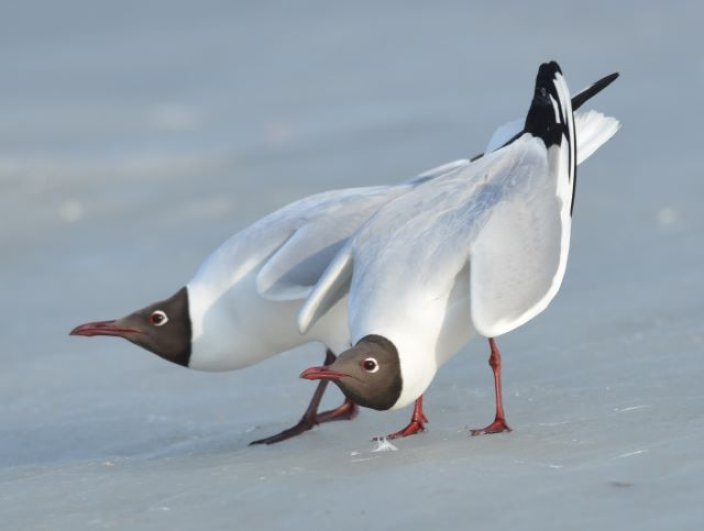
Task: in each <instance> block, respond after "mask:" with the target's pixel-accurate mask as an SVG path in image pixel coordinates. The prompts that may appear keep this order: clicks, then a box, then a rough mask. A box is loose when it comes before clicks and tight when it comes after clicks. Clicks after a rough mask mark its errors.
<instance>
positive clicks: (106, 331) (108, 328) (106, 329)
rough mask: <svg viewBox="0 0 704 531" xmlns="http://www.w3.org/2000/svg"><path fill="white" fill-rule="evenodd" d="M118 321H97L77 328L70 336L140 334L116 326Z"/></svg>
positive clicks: (136, 331) (137, 331)
mask: <svg viewBox="0 0 704 531" xmlns="http://www.w3.org/2000/svg"><path fill="white" fill-rule="evenodd" d="M115 323H116V321H96V322H94V323H86V324H82V325H81V326H77V327H76V328H74V329H73V330H71V333H70V334H69V335H71V336H86V337H91V336H117V337H125V335H126V334H140V333H142V332H141V331H140V330H134V329H132V328H122V327H120V326H116V325H115Z"/></svg>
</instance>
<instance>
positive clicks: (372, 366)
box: [362, 358, 379, 373]
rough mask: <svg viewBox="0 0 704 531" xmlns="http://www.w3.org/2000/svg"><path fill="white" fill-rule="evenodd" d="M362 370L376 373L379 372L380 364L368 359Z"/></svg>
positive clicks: (364, 362) (363, 363)
mask: <svg viewBox="0 0 704 531" xmlns="http://www.w3.org/2000/svg"><path fill="white" fill-rule="evenodd" d="M362 369H364V370H365V371H367V372H372V373H374V372H376V371H378V370H379V364H378V363H377V361H376V360H375V359H374V358H366V359H365V360H364V361H363V362H362Z"/></svg>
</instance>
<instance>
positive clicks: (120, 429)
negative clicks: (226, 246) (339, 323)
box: [0, 0, 704, 531]
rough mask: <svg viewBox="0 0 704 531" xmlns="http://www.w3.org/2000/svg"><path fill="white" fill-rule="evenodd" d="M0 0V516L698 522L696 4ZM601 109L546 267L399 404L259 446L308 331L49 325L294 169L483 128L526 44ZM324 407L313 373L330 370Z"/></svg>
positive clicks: (178, 258)
mask: <svg viewBox="0 0 704 531" xmlns="http://www.w3.org/2000/svg"><path fill="white" fill-rule="evenodd" d="M474 4H475V3H470V2H420V1H418V2H385V3H383V4H382V3H377V2H373V3H372V2H369V3H359V2H355V3H350V2H346V3H332V2H323V1H320V2H295V3H294V2H291V3H285V2H272V3H266V5H265V3H263V2H262V3H254V2H251V3H245V2H241V3H240V5H238V4H236V3H234V2H192V3H185V2H172V1H169V2H167V1H166V0H159V1H152V2H131V1H122V2H112V3H107V2H93V1H88V0H85V1H82V2H78V1H64V2H50V1H48V0H44V1H37V2H22V3H19V2H15V3H14V4H13V5H12V6H10V5H5V6H4V7H3V9H2V16H0V35H2V46H0V64H2V65H3V89H2V94H3V98H2V100H0V116H1V117H2V119H1V120H0V185H1V186H2V190H3V193H2V194H1V195H0V212H1V213H2V214H1V219H2V223H1V224H0V246H1V248H2V260H1V261H0V279H1V280H2V302H3V304H2V305H0V323H2V325H0V326H1V329H0V330H1V332H2V336H1V337H2V340H3V342H2V350H1V351H0V356H1V359H2V370H0V522H1V524H0V527H1V528H2V529H8V530H10V529H11V530H15V529H17V530H35V529H37V530H39V529H46V530H52V531H53V530H78V529H137V530H141V529H237V530H244V529H330V528H335V529H341V530H346V529H354V530H358V529H398V530H400V529H403V530H427V529H434V530H437V529H536V530H546V529H548V530H549V529H555V530H569V529H574V530H583V529H588V530H593V529H600V530H605V529H619V530H621V529H639V530H643V529H668V530H669V529H678V530H681V529H692V530H694V529H704V506H703V505H702V500H704V482H703V480H702V477H703V476H704V449H703V446H704V445H703V441H704V385H702V380H703V378H702V377H703V375H704V282H703V281H702V280H703V279H702V272H703V271H704V216H703V215H702V197H704V170H702V156H701V153H702V148H701V142H702V134H701V126H700V121H701V117H702V116H703V115H704V112H703V111H704V108H703V107H704V104H703V103H702V102H703V101H704V99H703V98H702V93H703V90H702V89H704V56H703V55H702V53H701V52H702V46H703V45H704V41H703V40H702V36H701V28H700V23H701V20H702V17H703V16H704V8H702V6H701V4H700V3H695V2H678V3H664V2H663V3H647V4H646V3H642V2H588V3H585V2H562V3H554V4H550V3H546V2H542V1H533V2H509V3H498V2H497V3H493V4H487V5H484V6H482V7H479V6H478V5H476V6H475V5H474ZM547 59H557V60H558V61H560V63H561V65H562V66H563V69H564V72H565V74H566V77H567V80H568V82H569V83H570V86H571V87H572V88H573V89H574V90H577V89H580V88H582V87H583V86H586V85H587V84H589V83H590V82H592V81H594V80H595V79H597V78H599V77H601V76H602V75H605V74H608V73H610V72H611V71H614V70H619V71H620V72H621V74H622V77H621V78H620V79H619V80H618V81H617V82H616V83H615V84H614V85H613V86H612V87H610V88H609V89H608V90H607V91H606V92H605V93H604V94H602V95H600V96H599V97H598V98H597V99H596V100H595V102H594V107H595V108H597V109H599V110H601V111H602V112H605V113H607V114H613V115H615V116H617V117H618V118H619V119H620V120H621V121H622V123H623V128H622V130H621V131H620V132H619V133H618V135H617V136H616V137H615V138H614V139H613V140H612V141H611V142H610V143H609V144H608V145H607V146H606V147H605V148H604V149H602V151H601V152H599V153H597V154H596V155H595V156H594V157H593V158H592V159H590V160H589V161H588V162H587V163H586V164H585V165H584V166H582V167H580V170H579V185H578V189H577V204H576V209H575V226H574V233H573V244H572V253H571V257H570V264H569V266H568V271H567V276H566V279H565V282H564V284H563V287H562V290H561V293H560V294H559V296H558V297H557V299H556V300H555V301H554V303H553V304H552V305H551V307H550V308H549V309H548V310H547V311H546V312H545V313H544V314H542V315H541V316H540V317H538V318H537V319H535V320H534V321H533V322H531V323H529V324H528V325H526V326H525V327H523V328H522V329H520V330H518V331H516V332H514V333H512V334H509V335H508V336H507V337H505V338H501V340H500V342H499V345H500V346H501V348H502V350H503V353H504V384H505V392H506V406H507V414H508V420H509V423H510V425H511V426H512V427H513V428H514V431H513V433H510V434H501V435H496V436H485V437H475V438H472V437H469V436H468V434H467V433H468V427H478V426H482V425H484V424H486V423H488V422H489V421H490V420H491V418H492V408H493V397H492V387H491V377H490V371H489V368H488V366H487V365H486V359H487V356H488V348H487V345H486V344H485V343H484V342H482V341H474V342H472V343H470V345H468V347H467V348H466V349H465V351H463V352H462V353H461V354H460V355H458V356H457V357H456V358H455V359H454V360H453V361H451V362H450V363H449V364H448V365H447V366H446V368H445V369H444V370H442V371H441V372H440V374H439V375H438V377H437V379H436V381H435V382H434V384H433V386H432V388H431V390H430V391H429V393H428V394H427V396H426V401H425V404H426V413H427V415H428V417H429V418H430V421H431V423H430V430H429V431H428V432H427V433H425V434H422V435H418V436H415V437H411V438H409V439H406V440H396V441H394V443H393V444H394V446H395V447H397V448H398V451H387V452H374V449H375V448H376V446H377V443H374V442H372V441H371V440H370V439H371V437H372V436H375V435H383V434H384V433H389V432H391V431H395V430H396V429H398V428H400V427H401V426H403V425H404V424H405V423H406V422H407V420H408V417H409V416H410V409H407V410H403V411H400V412H394V413H379V412H372V411H368V410H365V411H363V412H362V413H361V414H360V416H359V417H358V418H357V419H356V420H355V421H354V422H339V423H334V424H332V425H326V426H322V427H320V428H318V429H316V430H314V431H312V432H310V433H308V434H306V435H304V436H302V437H299V438H297V439H295V440H292V441H289V442H287V443H283V444H279V445H275V446H270V447H252V448H250V447H248V446H247V443H248V442H249V441H251V440H253V439H257V438H259V437H262V436H265V435H268V434H271V433H274V432H277V431H279V430H281V429H283V428H285V427H287V426H288V425H290V424H291V423H293V422H294V421H295V420H297V418H298V416H299V415H300V414H301V413H302V411H303V408H304V407H305V405H306V404H307V401H308V398H309V396H310V393H311V392H312V389H313V386H312V384H311V383H310V382H306V381H302V380H299V379H298V378H297V375H298V373H299V372H300V371H301V370H302V369H303V368H305V367H307V366H309V365H311V364H314V363H319V362H320V360H321V359H322V350H321V349H320V347H319V346H315V345H312V346H310V347H307V348H304V349H299V350H297V351H295V352H290V353H285V354H283V355H281V356H277V357H275V358H272V359H271V360H269V361H267V362H265V363H263V364H261V365H259V366H256V367H253V368H251V369H247V370H245V371H240V372H232V373H222V374H202V373H197V372H194V371H187V370H184V369H182V368H180V367H176V366H171V365H169V364H167V363H166V362H164V361H162V360H160V359H158V358H156V357H155V356H152V355H150V354H148V353H146V352H144V351H142V350H140V349H138V348H137V347H134V346H132V345H130V344H128V343H126V342H122V341H118V340H111V339H109V338H94V339H92V340H88V339H84V338H73V337H68V331H69V330H70V329H71V328H72V327H73V326H75V325H77V324H79V323H82V322H85V321H87V320H94V319H104V318H111V317H118V316H121V315H124V314H126V313H128V312H129V311H131V310H133V309H135V308H137V307H141V306H143V305H145V304H146V303H148V302H151V301H152V300H155V299H158V298H162V297H165V296H168V295H170V294H171V293H172V292H174V291H176V290H177V289H178V288H179V287H180V286H181V285H183V283H185V282H186V281H187V280H188V278H190V276H191V275H192V273H193V272H194V271H195V269H196V267H197V265H198V264H199V262H200V260H201V259H202V258H203V257H205V255H206V254H207V253H209V252H210V251H211V250H212V249H214V248H215V247H216V246H217V245H218V244H219V243H220V242H221V241H223V240H224V239H225V238H226V237H227V236H229V235H230V234H231V233H233V232H235V231H236V230H238V229H239V228H241V227H244V226H245V225H246V224H247V223H249V222H251V221H253V220H254V219H256V218H257V217H259V216H261V215H263V214H265V213H267V212H269V211H271V210H273V209H274V208H276V207H278V206H280V205H283V204H285V203H286V202H288V201H291V200H293V199H296V198H298V197H301V196H303V195H306V194H309V193H313V192H316V191H320V190H324V189H328V188H333V187H341V186H350V185H367V184H376V183H381V182H393V181H397V180H400V179H402V178H406V177H409V176H411V175H413V174H414V173H416V172H419V171H422V170H425V169H426V168H429V167H431V166H433V165H436V164H440V163H443V162H446V161H449V160H452V159H455V158H458V157H465V156H471V155H473V154H475V153H476V152H477V151H480V150H481V148H482V146H484V145H485V143H486V141H487V140H488V139H489V137H490V135H491V133H492V132H493V130H494V128H495V127H496V126H498V125H500V124H502V123H504V122H506V121H508V120H511V119H514V118H518V117H520V116H521V115H522V114H523V113H524V112H525V109H526V108H527V106H528V103H529V99H530V91H531V90H532V84H533V79H534V75H535V71H536V68H537V66H538V64H539V63H540V62H541V61H543V60H547ZM329 395H330V396H329V397H328V399H327V404H328V405H336V402H338V401H339V400H340V395H339V393H338V392H337V391H336V390H334V391H333V392H331V393H329Z"/></svg>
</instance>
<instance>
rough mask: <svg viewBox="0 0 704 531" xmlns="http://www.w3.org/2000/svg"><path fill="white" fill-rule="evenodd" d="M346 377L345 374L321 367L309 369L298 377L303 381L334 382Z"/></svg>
mask: <svg viewBox="0 0 704 531" xmlns="http://www.w3.org/2000/svg"><path fill="white" fill-rule="evenodd" d="M345 376H347V375H346V374H342V373H341V372H335V371H333V370H332V369H330V368H329V367H326V366H322V367H311V368H310V369H306V370H305V371H303V372H302V373H301V375H300V378H303V379H305V380H332V381H334V382H336V381H338V380H341V379H342V378H344V377H345Z"/></svg>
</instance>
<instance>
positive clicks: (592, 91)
mask: <svg viewBox="0 0 704 531" xmlns="http://www.w3.org/2000/svg"><path fill="white" fill-rule="evenodd" d="M620 75H621V74H620V73H618V72H614V73H613V74H609V75H608V76H605V77H602V78H601V79H600V80H599V81H597V82H595V83H593V84H592V85H591V86H589V87H588V88H586V89H584V90H583V91H582V92H580V93H579V94H577V95H576V96H575V97H574V98H572V110H575V111H576V110H577V109H579V108H580V107H581V106H582V105H584V103H585V102H587V101H588V100H590V99H592V98H593V97H594V96H596V95H597V94H599V92H601V91H602V90H604V89H605V88H606V87H608V86H609V85H611V83H613V82H614V81H616V79H618V77H619V76H620Z"/></svg>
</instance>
